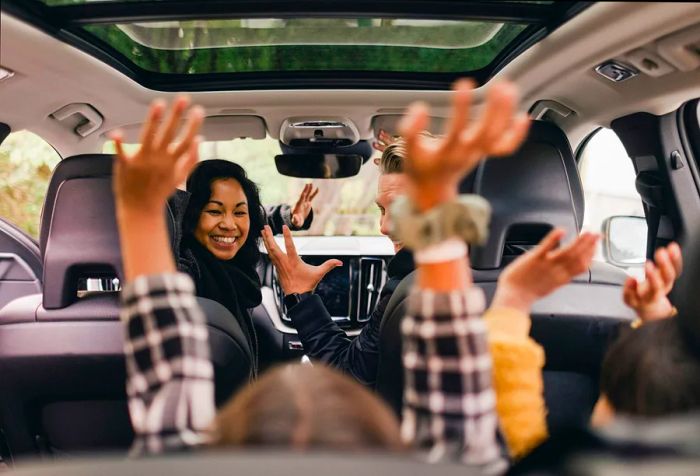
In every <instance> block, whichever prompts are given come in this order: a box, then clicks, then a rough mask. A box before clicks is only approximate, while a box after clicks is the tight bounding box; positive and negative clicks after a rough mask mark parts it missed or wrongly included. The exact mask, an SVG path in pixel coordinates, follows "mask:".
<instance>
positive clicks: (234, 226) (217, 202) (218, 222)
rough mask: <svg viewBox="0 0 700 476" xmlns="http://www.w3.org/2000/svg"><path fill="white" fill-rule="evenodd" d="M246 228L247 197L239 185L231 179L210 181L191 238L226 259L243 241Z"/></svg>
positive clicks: (248, 221)
mask: <svg viewBox="0 0 700 476" xmlns="http://www.w3.org/2000/svg"><path fill="white" fill-rule="evenodd" d="M249 230H250V215H248V199H247V198H246V196H245V193H244V192H243V188H242V187H241V184H240V183H239V182H238V181H237V180H235V179H218V180H214V181H213V182H212V184H211V197H210V198H209V201H208V202H207V203H205V204H204V208H203V209H202V213H200V215H199V221H198V222H197V228H196V229H195V230H194V237H195V238H196V239H197V241H199V242H200V243H201V244H202V245H203V246H204V247H205V248H206V249H208V250H209V251H210V252H211V253H212V254H213V255H214V256H216V257H217V258H218V259H220V260H230V259H231V258H233V257H234V256H236V253H238V251H239V250H240V249H241V247H242V246H243V245H244V244H245V240H246V239H247V238H248V231H249Z"/></svg>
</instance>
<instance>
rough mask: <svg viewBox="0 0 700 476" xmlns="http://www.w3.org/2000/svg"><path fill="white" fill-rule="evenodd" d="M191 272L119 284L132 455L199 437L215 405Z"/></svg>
mask: <svg viewBox="0 0 700 476" xmlns="http://www.w3.org/2000/svg"><path fill="white" fill-rule="evenodd" d="M194 292H195V289H194V283H193V282H192V279H191V278H190V277H189V276H188V275H186V274H182V273H178V274H160V275H154V276H141V277H139V278H137V279H135V280H134V281H132V282H131V283H128V284H127V285H126V286H124V289H123V290H122V294H121V299H122V309H121V321H122V323H123V324H124V331H125V337H126V338H125V342H124V354H125V357H126V371H127V383H126V392H127V395H128V397H129V414H130V416H131V424H132V426H133V427H134V433H135V434H136V438H135V440H134V444H133V446H132V454H136V455H138V454H153V453H161V452H164V451H171V450H178V449H185V448H189V447H193V446H198V445H200V444H202V443H205V442H206V437H207V428H208V427H209V425H210V424H211V422H212V421H213V418H214V414H215V411H216V408H215V405H214V369H213V366H212V363H211V361H210V360H209V342H208V333H207V327H206V323H205V318H204V314H203V313H202V310H201V309H200V307H199V306H198V305H197V301H196V300H195V294H194Z"/></svg>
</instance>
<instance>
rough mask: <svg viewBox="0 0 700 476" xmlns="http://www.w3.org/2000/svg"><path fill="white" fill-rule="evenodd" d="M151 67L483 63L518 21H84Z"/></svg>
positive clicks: (446, 67) (460, 67) (197, 69)
mask: <svg viewBox="0 0 700 476" xmlns="http://www.w3.org/2000/svg"><path fill="white" fill-rule="evenodd" d="M84 29H85V30H86V31H88V32H89V33H91V34H93V35H95V36H96V37H97V38H100V39H101V40H103V41H105V42H106V43H108V44H109V45H110V46H112V47H113V48H115V49H116V50H117V51H119V52H120V53H121V54H123V55H124V56H126V57H127V58H129V60H130V61H132V62H133V63H134V64H136V65H137V66H139V67H141V68H143V69H145V70H148V71H152V72H155V73H181V74H201V73H250V72H264V71H333V70H342V71H400V72H417V73H438V72H439V73H442V72H458V71H473V70H477V69H480V68H483V67H485V66H487V65H488V64H489V63H490V62H491V61H493V59H494V58H495V57H496V56H497V55H498V54H499V53H500V52H501V51H502V50H503V49H504V48H505V47H506V46H507V45H508V44H509V43H510V42H511V41H512V40H513V39H514V38H515V37H516V36H517V35H518V34H519V33H520V32H522V31H523V30H524V29H525V25H519V24H504V23H487V22H470V21H449V20H404V19H374V18H361V19H336V18H291V19H280V18H256V19H236V20H205V21H183V22H179V21H178V22H149V23H124V24H117V25H86V26H85V27H84Z"/></svg>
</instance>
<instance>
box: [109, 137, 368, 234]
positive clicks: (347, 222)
mask: <svg viewBox="0 0 700 476" xmlns="http://www.w3.org/2000/svg"><path fill="white" fill-rule="evenodd" d="M131 147H134V148H136V147H138V146H129V148H127V151H128V150H133V149H131ZM104 152H108V153H113V152H114V147H113V144H112V143H111V142H108V143H107V144H106V145H105V148H104ZM279 153H280V146H279V143H278V142H277V141H276V140H275V139H272V138H270V137H268V138H266V139H264V140H253V139H235V140H231V141H215V142H214V141H210V142H204V143H202V145H201V146H200V150H199V157H200V159H202V160H206V159H225V160H230V161H232V162H236V163H237V164H239V165H241V166H242V167H243V168H244V169H245V170H246V172H247V173H248V176H249V177H250V178H251V179H252V180H253V181H254V182H255V183H257V184H258V187H259V188H260V195H261V199H262V202H263V204H264V205H277V204H288V205H291V206H293V205H294V203H295V202H296V200H297V198H298V197H299V194H300V193H301V190H302V188H303V187H304V185H305V184H306V183H309V182H311V183H313V184H314V185H316V186H317V187H318V188H319V194H318V196H317V197H316V198H315V199H314V201H313V208H314V220H313V223H312V226H311V228H310V229H309V230H308V231H303V232H296V233H295V234H296V235H311V236H370V235H379V234H380V233H379V209H378V208H377V206H376V204H375V203H374V198H375V195H376V187H377V177H378V176H379V168H378V167H377V166H376V165H375V164H374V162H373V160H372V159H370V160H368V161H367V163H365V164H364V165H363V166H362V169H361V170H360V173H359V174H358V175H356V176H355V177H351V178H346V179H327V180H324V179H314V180H311V179H298V178H292V177H285V176H283V175H280V174H279V173H278V172H277V168H276V167H275V160H274V157H275V155H277V154H279Z"/></svg>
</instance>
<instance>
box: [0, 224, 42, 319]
mask: <svg viewBox="0 0 700 476" xmlns="http://www.w3.org/2000/svg"><path fill="white" fill-rule="evenodd" d="M41 275H42V264H41V253H40V252H39V244H38V243H37V242H36V241H34V239H32V237H30V236H29V235H27V234H26V233H25V232H24V231H22V230H20V229H19V228H17V227H16V226H15V225H13V224H12V223H10V222H8V221H6V220H3V219H2V218H0V309H2V307H3V306H4V305H5V304H7V303H8V302H10V301H12V300H14V299H16V298H19V297H22V296H27V295H29V294H35V293H38V292H41Z"/></svg>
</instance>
